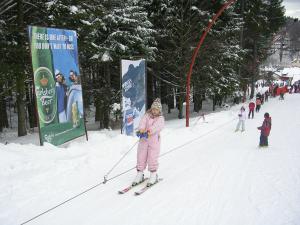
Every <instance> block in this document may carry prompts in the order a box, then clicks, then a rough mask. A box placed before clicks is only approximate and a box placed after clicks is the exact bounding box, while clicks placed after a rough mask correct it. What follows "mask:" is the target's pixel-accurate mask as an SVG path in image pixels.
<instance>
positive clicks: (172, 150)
mask: <svg viewBox="0 0 300 225" xmlns="http://www.w3.org/2000/svg"><path fill="white" fill-rule="evenodd" d="M234 120H236V119H232V120H230V121H228V122H226V123H223V124H221V125H220V126H218V127H216V128H215V129H213V130H211V131H208V132H206V133H204V134H202V135H200V136H198V137H196V138H194V139H192V140H189V141H187V142H185V143H183V144H181V145H179V146H177V147H175V148H172V149H170V150H169V151H167V152H165V153H163V154H161V155H160V156H159V158H161V157H164V156H166V155H168V154H170V153H172V152H174V151H176V150H178V149H181V148H183V147H185V146H187V145H189V144H191V143H193V142H195V141H197V140H199V139H201V138H203V137H204V136H206V135H208V134H211V133H213V132H215V131H217V130H218V129H220V128H222V127H224V126H226V125H227V124H229V123H231V122H232V121H234ZM137 143H138V141H137V142H136V143H135V144H134V145H133V146H132V147H131V148H130V149H129V150H128V151H127V152H126V153H125V154H124V155H123V157H122V158H121V159H120V160H122V159H123V158H124V157H125V156H126V155H127V154H128V153H129V152H130V151H131V150H132V149H133V148H134V146H135V145H136V144H137ZM120 160H119V161H120ZM119 161H118V163H119ZM115 167H116V165H114V167H113V168H112V169H111V170H110V171H109V173H110V172H111V171H112V170H113V169H114V168H115ZM135 168H136V167H132V168H130V169H128V170H126V171H124V172H122V173H119V174H117V175H115V176H113V177H111V178H109V179H107V178H105V179H104V181H103V182H100V183H98V184H95V185H94V186H92V187H89V188H88V189H86V190H84V191H82V192H80V193H79V194H77V195H74V196H73V197H71V198H69V199H67V200H65V201H63V202H61V203H59V204H57V205H55V206H53V207H52V208H50V209H47V210H45V211H44V212H42V213H40V214H38V215H36V216H34V217H32V218H30V219H28V220H27V221H25V222H22V223H21V224H20V225H24V224H27V223H29V222H31V221H33V220H35V219H37V218H39V217H40V216H42V215H44V214H46V213H48V212H50V211H53V210H54V209H56V208H58V207H60V206H62V205H64V204H66V203H68V202H70V201H72V200H73V199H75V198H78V197H79V196H81V195H83V194H86V193H88V192H89V191H91V190H93V189H95V188H96V187H99V186H100V185H102V184H105V183H106V182H107V181H111V180H114V179H116V178H117V177H120V176H122V175H124V174H126V173H128V172H129V171H131V170H133V169H135ZM109 173H108V174H109Z"/></svg>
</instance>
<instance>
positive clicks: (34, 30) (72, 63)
mask: <svg viewBox="0 0 300 225" xmlns="http://www.w3.org/2000/svg"><path fill="white" fill-rule="evenodd" d="M28 35H29V40H30V49H31V58H32V67H33V76H34V86H35V95H36V103H37V113H38V118H39V130H40V142H41V145H43V143H44V142H48V143H51V144H53V145H60V144H63V143H65V142H67V141H69V140H72V139H74V138H77V137H79V136H83V135H85V134H86V129H85V124H84V111H83V110H84V108H83V100H82V86H81V82H80V80H81V79H80V73H79V65H78V51H77V35H76V31H73V30H65V29H56V28H46V27H36V26H29V27H28Z"/></svg>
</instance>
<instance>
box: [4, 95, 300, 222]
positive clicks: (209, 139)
mask: <svg viewBox="0 0 300 225" xmlns="http://www.w3.org/2000/svg"><path fill="white" fill-rule="evenodd" d="M299 102H300V95H299V94H292V95H289V94H287V95H286V96H285V100H284V101H279V100H278V98H276V99H270V100H269V102H267V103H265V104H264V105H263V106H262V109H261V112H259V113H256V114H255V118H254V119H253V120H252V119H250V120H247V121H246V131H245V132H243V133H240V132H237V133H235V132H234V129H235V126H236V123H237V120H236V117H237V111H238V108H239V107H240V106H236V107H232V108H231V109H230V110H228V111H223V112H217V113H212V114H209V115H207V116H206V122H207V123H204V122H203V121H202V120H201V119H200V120H197V118H193V119H192V120H191V123H190V124H191V127H190V128H185V127H184V125H185V120H169V121H167V122H166V128H165V129H164V130H163V132H162V154H163V156H162V157H161V158H160V168H159V175H160V177H163V178H164V180H163V181H162V182H161V183H159V184H157V185H156V186H154V187H153V188H151V190H149V191H147V192H146V193H144V194H143V195H141V196H134V195H133V191H131V192H129V193H127V194H125V195H118V194H117V191H118V190H120V189H122V188H124V187H125V186H126V185H127V184H129V183H130V182H131V181H132V179H133V177H134V176H135V171H134V170H130V171H129V172H128V173H125V174H124V175H122V176H118V177H116V178H114V179H112V180H109V181H108V182H107V183H106V184H101V182H102V181H103V176H104V175H105V174H106V173H107V172H108V171H109V170H110V169H111V168H112V166H113V165H114V164H115V163H116V162H117V161H118V160H119V159H120V157H122V156H123V154H124V153H126V151H127V150H128V149H129V148H130V147H131V146H132V145H134V143H135V142H136V141H137V139H136V138H133V137H125V136H122V135H120V134H119V131H101V132H100V131H93V132H89V141H88V142H86V141H85V140H84V138H81V139H77V140H76V141H73V142H71V143H68V144H65V145H64V146H63V147H55V146H52V145H45V146H44V147H40V146H38V145H37V140H36V135H29V136H26V137H25V138H24V137H23V139H22V140H23V141H22V142H21V143H23V144H18V143H20V141H19V139H18V140H16V141H15V142H16V143H11V142H12V141H11V140H10V142H9V144H7V145H4V144H0V181H1V182H0V224H1V225H2V224H3V225H15V224H22V223H24V222H26V221H28V220H29V219H31V218H33V217H35V216H37V215H39V214H40V213H43V212H45V211H47V210H48V209H51V208H53V207H55V206H57V205H59V204H60V203H62V202H64V201H66V200H68V199H70V198H72V197H74V196H76V195H77V194H79V193H82V192H83V191H85V190H88V189H89V188H92V187H94V188H92V189H91V190H89V191H87V192H86V193H84V194H82V195H80V196H78V197H76V198H74V199H73V200H70V201H68V202H66V203H65V204H62V205H60V206H58V207H57V208H54V209H53V210H51V211H49V212H47V213H45V214H43V215H41V216H39V217H37V218H35V219H34V220H32V221H29V222H28V223H26V224H36V225H37V224H39V225H69V224H70V225H71V224H72V225H99V224H104V225H120V224H122V225H141V224H146V225H157V224H162V225H186V224H188V225H201V224H203V225H241V224H243V225H299V224H300V188H299V187H300V151H299V149H300V148H299V139H298V138H299V137H300V136H299V130H300V117H299V111H300V104H299ZM264 112H269V113H270V115H271V117H272V122H273V127H272V130H271V135H270V138H269V143H270V147H269V148H267V149H259V148H258V140H259V131H258V130H257V129H256V128H257V127H258V126H260V125H261V123H262V121H263V114H264ZM191 140H193V142H191V143H189V142H190V141H191ZM31 142H32V143H34V144H29V143H31ZM183 144H186V145H183ZM178 146H181V147H179V148H178ZM165 153H166V154H165ZM135 157H136V148H134V149H133V150H132V151H131V152H130V153H129V154H128V155H127V157H126V158H125V159H124V160H123V161H122V163H120V164H119V165H118V167H116V168H115V169H114V170H113V171H112V172H111V173H110V174H109V176H108V177H107V178H108V179H110V178H113V177H114V176H116V175H118V174H120V173H122V172H124V171H126V170H128V169H130V168H133V167H134V166H135ZM146 175H147V176H148V172H147V173H146ZM95 185H96V186H95ZM137 189H138V188H137Z"/></svg>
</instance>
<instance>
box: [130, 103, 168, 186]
mask: <svg viewBox="0 0 300 225" xmlns="http://www.w3.org/2000/svg"><path fill="white" fill-rule="evenodd" d="M163 127H164V117H163V116H162V106H161V103H160V99H155V100H154V102H153V103H152V105H151V108H150V109H149V110H148V111H147V112H146V113H145V115H144V116H143V118H142V120H141V121H140V124H139V126H138V131H137V136H138V137H139V138H140V142H139V145H138V150H137V166H136V169H137V175H136V177H135V179H134V181H133V183H132V185H133V186H134V185H137V184H138V183H140V182H142V181H143V180H144V173H143V171H144V170H145V168H146V166H147V164H148V170H149V171H150V178H149V181H148V184H147V185H148V186H150V185H153V184H154V183H155V182H156V181H157V179H158V176H157V173H156V172H157V168H158V157H159V153H160V131H161V130H162V129H163Z"/></svg>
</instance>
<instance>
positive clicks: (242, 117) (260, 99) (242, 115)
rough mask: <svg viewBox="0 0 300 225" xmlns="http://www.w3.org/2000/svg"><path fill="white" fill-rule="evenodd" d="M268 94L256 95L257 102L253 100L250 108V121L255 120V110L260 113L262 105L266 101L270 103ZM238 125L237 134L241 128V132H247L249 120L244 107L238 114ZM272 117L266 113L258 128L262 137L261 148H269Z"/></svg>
mask: <svg viewBox="0 0 300 225" xmlns="http://www.w3.org/2000/svg"><path fill="white" fill-rule="evenodd" d="M266 96H268V93H267V94H266V93H265V94H263V95H262V94H260V93H258V94H257V95H256V101H255V102H254V100H251V101H250V103H249V105H248V107H249V113H248V119H250V117H251V118H252V119H253V118H254V109H255V111H256V112H257V113H258V112H259V111H260V108H261V105H262V104H263V103H264V101H268V97H266ZM238 118H239V120H238V124H237V126H236V129H235V132H237V131H239V130H240V127H241V132H244V131H245V121H246V119H247V113H246V109H245V107H244V106H242V107H241V109H240V111H239V113H238ZM271 125H272V122H271V117H270V115H269V113H265V114H264V121H263V124H262V126H260V127H258V130H260V131H261V135H260V141H259V147H267V146H268V136H269V134H270V130H271Z"/></svg>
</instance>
